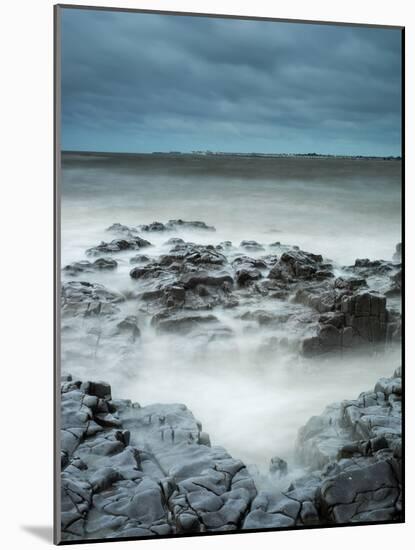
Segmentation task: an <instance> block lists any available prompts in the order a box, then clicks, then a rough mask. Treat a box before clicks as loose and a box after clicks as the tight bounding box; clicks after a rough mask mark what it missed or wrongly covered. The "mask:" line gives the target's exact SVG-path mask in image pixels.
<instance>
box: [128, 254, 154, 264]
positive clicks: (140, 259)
mask: <svg viewBox="0 0 415 550" xmlns="http://www.w3.org/2000/svg"><path fill="white" fill-rule="evenodd" d="M149 261H150V258H149V257H148V256H146V255H145V254H136V255H135V256H133V257H132V258H130V264H145V263H147V262H149Z"/></svg>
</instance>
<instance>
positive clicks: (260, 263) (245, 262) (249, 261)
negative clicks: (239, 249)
mask: <svg viewBox="0 0 415 550" xmlns="http://www.w3.org/2000/svg"><path fill="white" fill-rule="evenodd" d="M232 267H233V268H234V269H243V268H251V269H267V267H268V263H267V262H266V261H265V260H264V259H263V258H250V257H249V256H237V257H236V258H235V259H234V260H232Z"/></svg>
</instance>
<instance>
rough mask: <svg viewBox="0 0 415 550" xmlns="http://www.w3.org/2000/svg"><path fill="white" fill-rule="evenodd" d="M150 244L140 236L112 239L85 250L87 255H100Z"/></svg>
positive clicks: (135, 248) (144, 246) (136, 248)
mask: <svg viewBox="0 0 415 550" xmlns="http://www.w3.org/2000/svg"><path fill="white" fill-rule="evenodd" d="M148 246H152V245H151V243H150V242H149V241H146V240H145V239H142V238H141V237H134V238H130V239H114V240H113V241H111V242H109V243H106V242H104V241H103V242H101V244H99V245H97V246H94V247H92V248H88V250H87V251H86V255H87V256H101V255H102V254H108V253H114V252H121V251H123V250H139V249H140V248H146V247H148Z"/></svg>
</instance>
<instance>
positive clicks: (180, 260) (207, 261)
mask: <svg viewBox="0 0 415 550" xmlns="http://www.w3.org/2000/svg"><path fill="white" fill-rule="evenodd" d="M159 261H160V264H161V265H163V266H167V267H170V266H174V265H177V266H179V267H180V268H181V269H182V270H183V269H186V268H187V269H190V268H192V266H197V267H201V268H203V267H206V268H208V269H216V268H221V266H223V265H225V264H226V263H227V259H226V257H225V256H224V255H223V254H221V253H220V252H218V251H217V250H216V249H215V247H213V246H212V245H207V246H202V245H196V244H193V243H184V244H177V245H175V246H174V247H173V248H172V249H171V250H170V251H169V253H168V254H164V255H163V256H161V257H160V260H159Z"/></svg>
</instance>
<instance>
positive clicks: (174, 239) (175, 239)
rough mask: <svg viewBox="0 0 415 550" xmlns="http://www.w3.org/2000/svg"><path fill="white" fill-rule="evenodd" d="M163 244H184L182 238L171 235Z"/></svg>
mask: <svg viewBox="0 0 415 550" xmlns="http://www.w3.org/2000/svg"><path fill="white" fill-rule="evenodd" d="M164 244H165V245H170V246H175V245H176V244H186V243H185V241H184V240H183V239H180V237H172V238H171V239H169V240H168V241H166V242H165V243H164Z"/></svg>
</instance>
